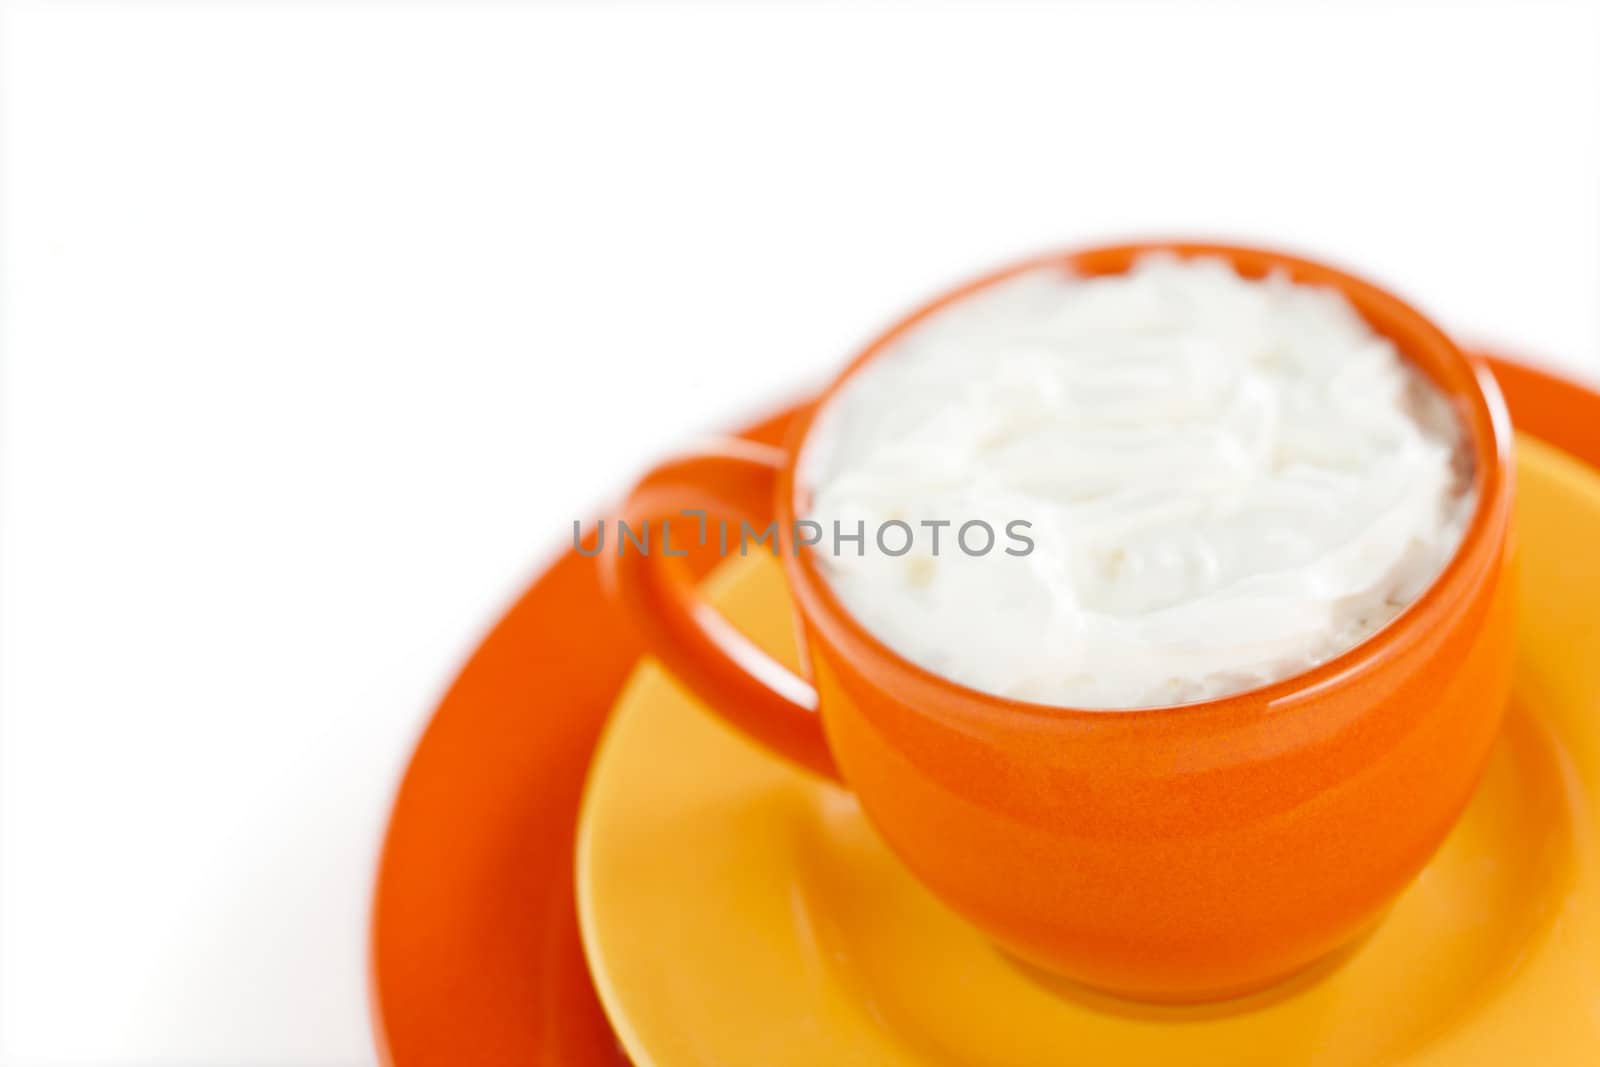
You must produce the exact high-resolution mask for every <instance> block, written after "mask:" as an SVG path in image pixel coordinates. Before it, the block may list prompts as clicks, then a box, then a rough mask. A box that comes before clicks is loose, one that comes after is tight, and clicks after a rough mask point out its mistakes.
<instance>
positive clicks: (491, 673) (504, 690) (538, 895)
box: [372, 361, 1600, 1067]
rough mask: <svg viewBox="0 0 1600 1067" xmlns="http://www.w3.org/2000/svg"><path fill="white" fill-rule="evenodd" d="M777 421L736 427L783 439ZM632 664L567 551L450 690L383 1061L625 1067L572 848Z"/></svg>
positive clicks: (1597, 415) (408, 881)
mask: <svg viewBox="0 0 1600 1067" xmlns="http://www.w3.org/2000/svg"><path fill="white" fill-rule="evenodd" d="M1495 372H1496V375H1497V377H1499V379H1500V382H1501V385H1502V387H1503V389H1504V392H1505V395H1506V400H1507V403H1508V404H1509V406H1510V408H1511V413H1512V418H1513V421H1514V422H1515V423H1516V425H1517V427H1518V428H1519V429H1520V430H1522V431H1524V432H1529V433H1532V434H1534V435H1535V436H1537V437H1539V438H1541V439H1543V440H1544V441H1545V442H1547V443H1550V444H1553V445H1556V446H1557V447H1560V448H1562V449H1564V450H1566V451H1567V452H1569V453H1571V454H1573V455H1576V456H1578V457H1579V458H1581V459H1582V460H1584V461H1585V462H1587V463H1589V464H1591V465H1594V466H1600V395H1597V394H1596V393H1594V392H1591V391H1589V390H1587V389H1585V388H1583V387H1581V386H1578V385H1575V384H1573V383H1571V382H1567V381H1565V380H1562V379H1560V378H1557V377H1554V376H1551V375H1547V374H1544V373H1542V372H1539V371H1534V370H1531V369H1529V368H1526V367H1521V366H1518V365H1515V364H1509V363H1504V362H1499V361H1497V362H1496V363H1495ZM786 419H787V415H784V416H780V417H778V418H774V419H770V420H768V421H766V422H765V423H762V424H761V425H759V426H757V427H754V428H752V429H751V430H750V431H748V432H747V434H746V435H747V436H750V437H752V438H753V439H757V440H764V441H776V440H778V439H779V438H780V437H781V436H782V431H783V428H784V424H785V421H786ZM696 562H697V564H698V566H699V568H700V569H701V570H704V569H706V568H707V567H708V566H709V564H710V563H711V562H712V561H711V560H708V559H705V558H701V559H700V560H698V561H696ZM638 655H639V648H638V644H637V641H636V639H635V638H634V636H633V634H632V633H631V631H630V630H629V628H628V627H627V624H626V622H625V620H623V619H622V618H621V617H620V616H619V615H618V614H616V613H615V612H614V611H613V610H612V608H611V606H610V605H609V604H608V603H606V602H605V601H604V600H603V598H602V597H601V594H600V588H599V583H598V580H597V576H596V572H595V568H594V566H593V560H591V559H588V558H584V557H580V556H578V555H577V554H575V553H571V552H568V553H565V554H564V555H563V556H562V557H561V558H560V559H559V560H558V561H557V562H556V563H555V564H554V565H553V566H552V567H551V568H550V569H549V570H548V571H546V572H545V573H544V574H543V575H542V576H541V577H540V578H539V579H538V580H537V581H536V582H535V583H534V584H533V585H532V586H531V587H530V588H529V589H528V591H527V592H526V593H525V594H524V595H523V596H522V598H521V599H520V600H519V601H518V602H517V603H516V604H515V605H514V606H513V607H512V609H511V610H510V612H509V613H508V614H507V615H506V616H505V617H504V618H503V619H502V620H501V621H500V622H499V624H498V625H496V627H495V628H494V630H493V631H492V632H491V633H490V635H489V636H488V637H487V638H486V639H485V641H484V642H483V644H482V645H481V646H480V647H479V649H478V650H477V651H476V652H475V653H474V655H473V656H472V658H471V660H470V661H469V662H468V663H467V665H466V666H465V667H464V668H463V670H462V673H461V675H460V676H459V677H458V678H457V680H456V682H455V684H454V685H453V686H452V687H451V689H450V691H449V692H448V693H447V694H446V696H445V698H444V700H443V702H442V703H441V704H440V707H439V709H438V711H437V712H436V713H435V715H434V717H433V720H432V721H431V722H430V724H429V726H428V728H427V731H426V732H425V734H424V735H423V737H422V740H421V741H420V742H419V744H418V746H417V750H416V753H415V754H414V756H413V758H412V761H411V765H410V767H409V769H408V770H407V772H406V775H405V778H404V780H403V782H402V783H401V786H400V789H399V793H398V795H397V797H396V801H395V805H394V810H393V813H392V815H391V819H390V824H389V829H388V834H387V838H386V840H385V843H384V849H383V855H382V859H381V862H380V866H379V870H378V880H377V887H376V891H375V895H374V904H373V922H372V990H373V1015H374V1030H375V1034H376V1041H377V1045H378V1050H379V1056H380V1059H381V1060H382V1061H383V1062H384V1063H387V1064H392V1065H395V1067H423V1065H433V1064H440V1065H452V1067H453V1065H457V1064H463V1063H470V1064H474V1065H493V1064H513V1063H515V1064H561V1065H569V1067H570V1065H576V1067H585V1065H615V1064H623V1063H625V1062H626V1061H625V1059H624V1058H623V1057H622V1055H621V1053H620V1051H619V1049H618V1046H617V1044H616V1042H615V1040H614V1038H613V1037H612V1035H611V1030H610V1028H609V1026H608V1025H607V1023H606V1020H605V1017H604V1015H603V1014H602V1012H601V1010H600V1006H599V1003H598V1000H597V999H596V997H595V993H594V988H593V986H592V984H591V982H590V978H589V974H588V970H587V968H586V966H585V963H584V959H583V954H582V949H581V946H580V943H579V938H578V931H577V920H576V911H575V906H574V900H573V886H572V859H573V851H572V849H573V837H574V827H575V821H576V817H577V807H578V799H579V793H580V790H581V788H582V784H583V779H584V775H585V772H586V771H587V768H588V765H589V760H590V756H591V754H592V752H593V748H594V744H595V741H596V739H597V738H598V736H599V732H600V728H601V727H602V725H603V724H604V720H605V716H606V714H607V712H608V710H609V709H610V707H611V704H612V702H613V699H614V697H615V695H616V693H617V691H618V689H619V688H620V686H621V684H622V682H623V680H624V679H625V678H626V677H627V675H628V673H629V672H630V670H631V669H632V666H633V663H634V661H635V660H636V659H637V658H638Z"/></svg>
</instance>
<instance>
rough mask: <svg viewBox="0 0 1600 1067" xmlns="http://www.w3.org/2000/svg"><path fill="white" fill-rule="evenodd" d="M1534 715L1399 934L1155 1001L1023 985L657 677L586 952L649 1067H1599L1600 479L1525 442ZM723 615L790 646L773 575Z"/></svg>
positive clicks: (597, 888)
mask: <svg viewBox="0 0 1600 1067" xmlns="http://www.w3.org/2000/svg"><path fill="white" fill-rule="evenodd" d="M1518 450H1519V451H1518V476H1519V479H1520V482H1519V486H1518V492H1519V497H1520V499H1519V505H1518V522H1519V524H1520V526H1519V530H1520V533H1519V537H1520V539H1521V540H1520V543H1521V556H1522V577H1521V583H1522V587H1521V598H1520V610H1521V612H1522V615H1521V619H1520V623H1519V624H1520V627H1521V638H1520V652H1519V655H1520V659H1519V666H1518V676H1517V685H1516V695H1515V698H1514V699H1515V703H1514V706H1513V708H1512V709H1511V714H1510V717H1509V719H1508V722H1507V726H1506V729H1505V733H1504V736H1503V737H1502V739H1501V742H1500V745H1499V748H1498V750H1497V752H1496V753H1495V756H1494V758H1493V761H1492V763H1491V765H1490V767H1489V770H1488V772H1487V775H1486V777H1485V779H1484V782H1483V785H1482V787H1481V788H1480V789H1479V791H1478V794H1477V796H1476V797H1475V799H1474V800H1473V802H1472V804H1471V806H1470V807H1469V808H1468V810H1467V813H1466V815H1465V816H1464V817H1463V819H1462V821H1461V823H1460V825H1459V826H1458V827H1457V828H1456V830H1455V831H1454V833H1453V834H1452V835H1451V837H1450V838H1449V840H1448V841H1447V842H1446V843H1445V845H1444V847H1443V848H1442V849H1441V850H1440V852H1439V854H1438V855H1437V856H1436V857H1434V860H1433V862H1432V863H1431V864H1430V865H1429V866H1428V868H1427V869H1426V870H1425V871H1423V873H1422V874H1421V875H1420V876H1419V877H1418V879H1417V880H1416V882H1415V883H1414V884H1413V885H1412V886H1411V887H1410V888H1409V889H1408V890H1407V891H1406V893H1405V894H1404V895H1403V896H1402V897H1401V899H1400V900H1399V902H1398V903H1397V904H1396V905H1395V907H1394V908H1393V909H1392V911H1391V912H1390V913H1389V916H1388V918H1387V919H1386V920H1385V921H1384V922H1383V924H1382V925H1381V926H1380V927H1379V928H1378V929H1377V930H1376V931H1375V932H1374V933H1373V934H1372V935H1371V936H1370V937H1369V938H1368V939H1367V940H1366V941H1365V942H1364V943H1363V944H1361V945H1359V946H1358V947H1357V948H1355V949H1354V950H1353V951H1352V952H1350V953H1349V954H1347V956H1346V958H1345V959H1343V960H1341V961H1339V962H1338V963H1337V964H1336V965H1332V966H1330V967H1326V968H1324V969H1323V971H1322V973H1320V974H1316V975H1311V976H1308V977H1306V978H1304V979H1301V980H1299V981H1298V982H1297V983H1296V984H1295V986H1294V987H1293V988H1287V989H1279V990H1274V991H1272V992H1269V993H1267V994H1263V995H1261V996H1258V997H1256V998H1253V999H1250V1000H1247V1001H1236V1002H1232V1003H1229V1004H1225V1005H1211V1006H1206V1007H1198V1008H1151V1007H1144V1006H1139V1005H1132V1004H1126V1003H1122V1002H1119V1001H1112V1000H1109V999H1105V998H1101V997H1097V996H1096V995H1094V994H1091V993H1087V992H1084V991H1081V990H1078V989H1075V988H1069V987H1067V986H1065V985H1063V984H1061V983H1059V982H1057V981H1055V980H1053V979H1051V978H1050V977H1048V976H1045V975H1041V974H1038V973H1035V972H1032V971H1030V970H1028V969H1026V968H1025V967H1024V966H1023V965H1020V964H1018V963H1016V962H1014V961H1013V960H1012V959H1010V958H1009V957H1007V956H1005V955H1003V954H1001V953H1000V952H999V951H997V950H996V949H994V948H993V947H992V946H991V945H990V944H989V943H988V942H987V941H986V940H985V939H984V938H983V937H982V936H981V935H980V934H979V933H977V932H976V931H975V930H974V929H972V928H971V927H969V926H967V925H966V924H965V923H964V922H962V921H961V920H960V919H959V918H957V917H956V916H955V915H954V914H952V913H951V912H949V911H948V910H946V908H945V907H944V906H943V905H942V904H941V903H939V902H938V901H937V900H935V899H934V898H933V897H932V896H931V895H930V894H929V893H928V892H927V891H926V890H925V889H923V888H922V887H921V886H920V885H919V884H918V883H917V882H916V881H914V880H913V879H912V877H911V875H910V874H908V873H907V872H906V871H905V870H904V869H903V868H902V867H901V866H900V864H899V862H898V861H897V860H896V859H895V858H894V857H893V856H892V855H891V854H890V853H889V852H888V850H887V849H886V848H885V847H884V845H883V844H882V843H881V842H880V841H879V839H878V837H877V835H876V834H875V833H874V832H873V830H872V828H871V827H870V826H869V825H868V824H867V823H866V821H865V820H864V819H863V818H862V816H861V813H860V811H859V809H858V808H857V806H856V803H855V801H854V800H853V799H852V798H851V796H850V795H849V794H848V793H845V792H843V791H842V790H839V789H837V788H835V787H832V786H828V785H825V784H823V783H821V782H818V781H815V780H813V779H811V778H808V777H807V776H805V775H804V774H803V773H801V772H799V771H796V770H792V769H791V768H789V767H788V766H787V765H786V764H784V763H782V762H780V761H778V760H777V759H775V758H773V757H770V756H768V755H766V754H765V753H764V752H762V751H760V750H758V749H757V748H755V747H754V746H753V745H752V744H750V743H748V742H746V741H745V740H744V739H743V738H741V737H739V736H736V735H735V734H734V733H732V732H731V731H730V730H729V729H727V728H725V727H724V726H722V725H721V724H720V723H718V722H716V721H714V720H713V719H712V718H711V716H710V715H709V714H706V713H705V712H703V711H702V710H701V709H699V708H698V707H697V706H696V704H695V702H694V701H693V700H692V699H691V698H689V697H688V696H686V695H685V694H684V693H683V692H682V691H681V690H680V689H679V688H678V687H677V686H676V685H675V684H674V683H673V682H672V681H671V680H669V679H668V678H667V676H666V675H665V674H664V673H663V672H662V671H661V670H660V668H658V667H657V666H656V665H655V664H654V663H653V662H646V663H644V664H642V665H641V666H640V667H639V669H638V670H637V671H636V672H635V674H634V676H633V678H632V680H631V681H630V682H629V684H628V685H627V687H626V688H625V689H624V690H623V691H622V694H621V695H620V697H619V698H618V702H617V707H616V714H615V717H614V719H613V721H612V724H611V726H610V727H609V729H608V731H607V734H606V737H605V739H604V741H603V742H602V747H601V749H600V752H599V755H598V757H597V759H596V762H595V765H594V767H593V769H592V770H591V773H590V779H589V785H588V791H587V794H586V796H585V798H584V804H583V810H582V814H581V817H580V822H579V829H578V832H579V843H578V860H577V878H578V901H579V918H580V924H581V927H582V931H583V940H584V946H585V951H586V952H587V954H588V958H589V962H590V965H591V967H592V969H593V972H594V977H595V982H596V984H597V986H598V987H599V991H600V997H601V1000H602V1001H603V1002H604V1004H605V1008H606V1011H607V1014H609V1015H610V1017H611V1020H612V1022H613V1024H614V1025H615V1026H616V1029H617V1033H618V1035H619V1037H620V1038H621V1040H622V1043H623V1045H624V1047H625V1048H626V1050H627V1053H628V1055H629V1056H630V1057H631V1058H632V1059H633V1060H634V1062H635V1063H637V1064H639V1065H641V1067H701V1065H713V1064H714V1065H717V1067H751V1065H763V1067H779V1065H787V1064H793V1065H796V1067H839V1065H846V1064H869V1065H873V1067H887V1065H893V1064H939V1065H963V1067H1007V1065H1012V1064H1015V1065H1018V1067H1041V1065H1046V1064H1064V1063H1073V1064H1080V1063H1081V1064H1145V1063H1148V1064H1159V1065H1162V1067H1168V1065H1180V1064H1217V1065H1228V1067H1243V1065H1250V1064H1273V1065H1282V1064H1318V1065H1329V1067H1335V1065H1343V1064H1374V1063H1393V1062H1399V1061H1402V1060H1403V1061H1405V1062H1407V1063H1417V1064H1485V1065H1488V1064H1494V1065H1502V1064H1513V1063H1516V1064H1529V1065H1539V1067H1545V1065H1555V1064H1586V1065H1594V1064H1600V861H1597V854H1596V846H1597V844H1600V838H1597V824H1596V819H1597V817H1600V475H1597V474H1596V473H1595V472H1594V471H1592V470H1590V469H1589V468H1588V467H1585V466H1584V465H1582V464H1580V463H1578V462H1577V461H1576V460H1574V459H1572V458H1570V457H1568V456H1567V455H1566V454H1564V453H1562V452H1559V451H1557V450H1555V449H1553V448H1550V447H1549V446H1547V445H1543V444H1540V443H1539V442H1537V441H1533V440H1529V439H1526V438H1524V439H1522V440H1520V441H1519V443H1518ZM710 588H711V589H712V591H713V594H714V599H715V600H716V601H717V602H718V603H719V604H720V605H721V607H722V608H723V610H725V611H726V612H727V614H728V616H729V617H730V618H731V619H732V620H733V621H734V622H735V623H736V624H738V625H739V626H740V627H741V628H743V629H744V630H745V631H746V632H747V633H749V634H750V635H751V636H752V637H753V638H755V639H756V640H757V641H759V642H760V643H761V644H762V645H764V646H765V647H767V648H768V649H770V650H772V651H773V652H774V653H777V654H780V655H782V656H784V657H786V658H787V659H788V661H789V662H790V663H791V664H792V663H793V662H794V658H795V651H794V642H793V637H792V631H791V625H792V624H791V621H790V613H789V607H788V604H787V602H786V597H785V593H784V590H783V582H782V577H781V575H780V574H779V571H778V568H777V567H776V565H775V564H774V563H773V562H772V561H771V560H770V559H765V558H763V559H760V560H756V559H749V560H736V561H733V562H731V563H729V564H728V565H726V566H725V567H724V568H723V569H722V570H721V571H719V572H718V573H717V574H716V575H714V576H713V578H712V582H711V586H710Z"/></svg>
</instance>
